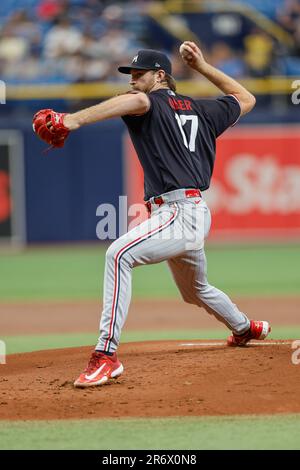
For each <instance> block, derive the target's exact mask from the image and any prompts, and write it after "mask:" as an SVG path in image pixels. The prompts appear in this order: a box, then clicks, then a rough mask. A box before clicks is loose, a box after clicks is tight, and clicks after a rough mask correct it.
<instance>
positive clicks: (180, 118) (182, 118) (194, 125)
mask: <svg viewBox="0 0 300 470" xmlns="http://www.w3.org/2000/svg"><path fill="white" fill-rule="evenodd" d="M175 118H176V121H177V124H178V126H179V130H180V132H181V135H182V138H183V143H184V145H185V146H186V148H188V149H190V151H191V152H195V142H196V136H197V132H198V116H195V115H185V114H179V115H178V114H176V113H175ZM187 121H191V135H190V141H189V143H188V141H187V137H186V135H185V132H184V129H183V126H184V125H185V124H186V123H187Z"/></svg>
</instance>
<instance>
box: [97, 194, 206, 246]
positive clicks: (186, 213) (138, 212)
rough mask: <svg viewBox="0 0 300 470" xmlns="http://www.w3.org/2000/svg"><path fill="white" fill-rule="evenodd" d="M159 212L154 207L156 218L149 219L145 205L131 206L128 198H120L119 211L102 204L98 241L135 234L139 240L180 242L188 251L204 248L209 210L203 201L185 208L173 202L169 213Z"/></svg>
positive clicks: (98, 215) (187, 205)
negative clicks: (130, 233) (207, 212)
mask: <svg viewBox="0 0 300 470" xmlns="http://www.w3.org/2000/svg"><path fill="white" fill-rule="evenodd" d="M181 202H182V201H181ZM201 204H202V205H201ZM157 209H158V207H157V206H155V205H154V206H152V215H153V216H152V217H148V218H147V214H146V210H145V205H144V204H132V205H129V206H128V201H127V196H120V197H119V206H118V208H116V207H115V206H114V205H113V204H108V203H103V204H100V205H99V206H98V207H97V210H96V215H97V217H100V220H99V222H98V223H97V226H96V235H97V238H98V239H99V240H104V241H105V240H116V239H117V238H119V237H121V236H122V235H125V234H126V233H128V232H130V231H133V233H132V236H134V238H135V239H138V238H139V237H140V238H144V237H146V238H148V236H149V237H150V236H151V239H153V240H159V241H164V240H170V241H173V240H178V241H179V240H180V241H181V242H182V243H184V246H185V249H187V250H188V249H190V250H192V249H199V248H202V246H203V243H204V232H205V230H204V225H205V224H204V222H205V221H204V214H205V210H207V207H206V206H205V207H204V206H203V203H202V202H201V199H200V198H198V199H197V198H195V199H194V200H192V199H190V200H188V202H187V203H185V204H181V203H180V202H178V201H177V202H170V203H169V204H168V206H167V210H157ZM129 221H130V222H129Z"/></svg>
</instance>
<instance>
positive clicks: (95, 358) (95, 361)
mask: <svg viewBox="0 0 300 470" xmlns="http://www.w3.org/2000/svg"><path fill="white" fill-rule="evenodd" d="M104 357H105V358H107V356H105V355H104V354H102V353H101V352H97V351H95V352H93V353H92V355H91V357H90V360H89V363H88V365H87V367H86V369H85V372H86V373H89V372H93V370H94V369H97V368H98V367H99V365H100V361H101V359H103V358H104Z"/></svg>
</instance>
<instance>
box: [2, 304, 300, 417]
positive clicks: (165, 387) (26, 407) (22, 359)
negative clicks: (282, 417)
mask: <svg viewBox="0 0 300 470" xmlns="http://www.w3.org/2000/svg"><path fill="white" fill-rule="evenodd" d="M238 305H239V306H240V308H241V309H242V310H244V311H245V312H247V313H248V314H249V316H250V317H252V318H256V319H266V320H270V321H271V323H272V325H273V326H275V325H279V324H290V325H293V324H294V325H297V324H298V325H299V313H298V312H299V297H298V298H297V297H295V298H290V299H287V298H285V299H282V298H281V299H260V300H257V299H253V300H251V299H248V300H247V299H243V300H241V301H240V302H238ZM0 309H1V315H0V331H1V334H2V333H3V335H9V334H21V333H22V334H24V333H31V334H33V333H47V332H48V333H50V332H51V333H53V332H56V333H62V332H76V331H93V330H95V336H96V335H97V326H98V321H99V304H98V302H85V303H84V302H81V303H78V302H77V303H72V304H71V303H69V304H66V303H50V304H48V305H44V304H43V303H41V302H35V303H33V304H29V303H28V304H24V303H23V304H14V305H13V304H7V305H6V306H5V305H4V304H1V306H0ZM158 327H159V328H160V329H165V330H166V329H172V330H174V329H176V328H177V329H179V330H180V329H190V328H195V329H197V330H199V329H201V328H216V327H219V328H222V329H223V330H224V338H226V335H227V330H226V329H225V327H224V326H222V325H221V324H219V323H218V322H217V321H216V320H215V319H214V318H213V317H211V316H209V315H207V314H206V313H205V312H204V311H203V310H201V309H200V310H199V309H198V308H197V307H194V306H190V305H187V304H184V303H183V302H180V301H177V300H174V301H159V302H154V301H151V302H147V301H144V302H142V301H138V302H137V301H135V302H133V304H132V306H131V309H130V314H129V318H128V321H127V323H126V329H127V330H130V329H131V330H133V329H135V330H151V329H152V330H153V329H157V328H158ZM299 339H300V338H299ZM191 343H192V344H191ZM91 350H92V347H91V348H89V347H82V348H70V349H61V350H51V351H39V352H33V353H27V354H14V355H10V356H8V357H7V364H6V365H0V374H1V376H0V419H9V420H16V419H18V420H24V419H26V420H33V419H67V418H101V417H124V416H126V417H147V416H204V415H232V414H273V413H293V412H298V413H299V412H300V400H299V397H300V380H299V379H300V365H293V363H292V360H291V356H292V353H293V350H292V349H291V341H271V340H267V341H266V342H256V344H253V345H251V346H249V347H247V348H244V349H240V348H237V349H231V348H228V347H226V346H225V343H224V342H220V341H202V342H201V341H199V340H198V339H195V341H184V340H183V341H168V342H165V341H164V342H147V343H128V344H121V346H120V348H119V357H120V359H121V361H122V362H123V364H124V367H125V372H124V374H123V375H122V376H121V377H120V378H118V379H117V380H115V381H113V382H111V383H110V384H108V385H104V386H103V387H96V388H90V389H85V390H82V389H74V388H73V381H74V379H75V378H77V376H78V375H79V373H80V372H81V371H82V370H83V369H84V367H85V365H86V362H87V360H88V358H89V356H90V352H91Z"/></svg>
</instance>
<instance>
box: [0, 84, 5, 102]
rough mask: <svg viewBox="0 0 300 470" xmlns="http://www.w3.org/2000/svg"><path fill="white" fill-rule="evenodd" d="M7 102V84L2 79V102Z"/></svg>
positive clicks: (0, 88)
mask: <svg viewBox="0 0 300 470" xmlns="http://www.w3.org/2000/svg"><path fill="white" fill-rule="evenodd" d="M5 103H6V85H5V83H4V82H3V80H0V104H5Z"/></svg>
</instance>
